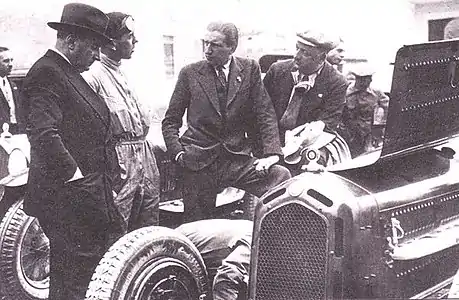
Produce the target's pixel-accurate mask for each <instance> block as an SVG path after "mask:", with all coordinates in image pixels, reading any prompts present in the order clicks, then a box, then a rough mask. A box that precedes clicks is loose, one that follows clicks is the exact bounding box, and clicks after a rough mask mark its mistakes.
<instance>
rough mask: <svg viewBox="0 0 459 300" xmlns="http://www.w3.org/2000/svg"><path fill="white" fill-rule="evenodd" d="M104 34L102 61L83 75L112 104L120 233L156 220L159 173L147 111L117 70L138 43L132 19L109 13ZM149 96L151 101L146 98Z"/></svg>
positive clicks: (128, 57)
mask: <svg viewBox="0 0 459 300" xmlns="http://www.w3.org/2000/svg"><path fill="white" fill-rule="evenodd" d="M107 16H108V17H109V24H108V27H107V31H106V33H107V35H108V36H109V37H110V38H111V39H112V40H113V43H112V44H107V45H106V46H103V47H102V48H101V54H100V61H98V62H95V63H94V64H93V65H92V66H91V68H90V70H89V71H88V72H85V73H83V76H84V78H85V79H86V80H87V81H88V83H89V85H90V86H91V87H92V88H93V89H94V90H95V91H96V92H97V94H99V95H100V96H101V97H102V98H103V99H104V100H105V102H106V103H107V105H108V107H109V108H110V113H111V116H112V121H111V127H112V132H113V135H114V139H115V141H116V153H117V155H118V161H119V162H120V171H121V172H120V173H119V174H117V176H116V177H115V180H114V182H113V186H114V191H115V193H116V196H115V199H114V200H115V204H116V206H117V208H118V210H119V212H120V214H121V215H122V217H123V222H122V225H123V233H126V232H128V231H131V230H135V229H138V228H140V227H144V226H151V225H158V223H159V188H160V187H159V184H160V183H159V171H158V167H157V165H156V159H155V155H154V152H153V145H151V143H150V142H149V141H148V140H146V136H147V134H148V130H149V128H150V123H151V112H150V110H149V109H148V105H146V103H143V102H141V101H140V100H139V99H138V97H137V94H136V93H135V91H134V89H133V87H132V85H131V84H130V82H129V80H128V78H127V76H126V75H125V73H124V71H123V70H122V68H121V60H123V59H130V58H131V56H132V53H133V52H134V48H135V46H136V44H137V42H138V40H137V38H136V36H135V31H134V18H133V17H132V16H130V15H128V14H125V13H122V12H110V13H108V14H107ZM150 100H151V99H150Z"/></svg>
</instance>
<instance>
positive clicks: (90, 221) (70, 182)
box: [23, 3, 119, 300]
mask: <svg viewBox="0 0 459 300" xmlns="http://www.w3.org/2000/svg"><path fill="white" fill-rule="evenodd" d="M48 25H49V26H50V27H51V28H53V29H55V30H56V31H57V41H56V44H55V47H54V48H52V49H50V50H48V51H47V52H46V54H45V55H44V56H43V57H41V58H40V59H39V60H38V61H37V62H35V64H34V65H33V66H32V68H31V69H30V70H29V72H28V74H27V76H26V78H25V81H24V86H23V87H24V90H23V99H24V111H25V117H26V120H27V128H26V131H27V135H28V137H29V141H30V145H31V162H30V170H29V178H28V185H27V188H28V191H27V194H26V197H25V200H24V209H25V211H26V212H27V214H29V215H31V216H35V217H37V218H38V220H39V222H40V225H41V226H42V228H43V231H44V232H45V234H46V235H47V237H48V238H49V242H50V291H49V299H50V300H63V299H66V300H68V299H75V300H76V299H79V300H80V299H83V298H84V296H85V292H86V289H87V286H88V284H89V281H90V278H91V276H92V273H93V271H94V269H95V267H96V266H97V263H98V262H99V260H100V259H101V257H102V256H103V254H104V253H105V252H106V250H107V249H108V246H109V244H108V238H109V236H110V235H111V234H112V233H111V231H116V230H119V216H118V214H117V211H116V208H114V203H113V195H112V186H111V181H112V174H113V173H114V171H115V170H114V169H115V168H116V166H117V159H116V155H115V148H114V145H113V142H112V141H111V132H110V112H109V110H108V107H107V105H106V104H105V102H104V101H103V100H102V99H101V98H100V97H99V96H98V95H97V94H96V93H95V92H94V91H93V90H92V89H91V87H90V86H89V85H88V84H87V83H86V81H85V80H84V79H83V77H82V76H81V74H80V73H81V72H83V71H86V70H88V69H89V67H90V66H91V64H92V63H93V62H94V61H95V60H99V48H100V47H101V46H102V45H104V44H106V43H108V42H109V41H110V39H109V38H108V37H107V36H106V35H105V30H106V28H107V25H108V17H107V16H106V15H105V14H104V13H103V12H102V11H100V10H98V9H97V8H95V7H92V6H89V5H85V4H81V3H70V4H67V5H65V6H64V9H63V12H62V17H61V21H60V22H49V23H48Z"/></svg>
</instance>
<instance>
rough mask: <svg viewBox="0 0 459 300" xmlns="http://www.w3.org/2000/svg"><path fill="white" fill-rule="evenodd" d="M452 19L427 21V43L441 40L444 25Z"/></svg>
mask: <svg viewBox="0 0 459 300" xmlns="http://www.w3.org/2000/svg"><path fill="white" fill-rule="evenodd" d="M452 19H453V18H446V19H438V20H429V23H428V25H429V41H438V40H443V34H444V30H445V26H446V24H448V22H449V21H451V20H452Z"/></svg>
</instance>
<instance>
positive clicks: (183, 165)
mask: <svg viewBox="0 0 459 300" xmlns="http://www.w3.org/2000/svg"><path fill="white" fill-rule="evenodd" d="M184 153H185V152H183V151H181V152H179V153H178V154H177V156H176V158H175V160H176V161H177V163H178V164H179V166H181V167H182V168H185V162H184V161H183V154H184Z"/></svg>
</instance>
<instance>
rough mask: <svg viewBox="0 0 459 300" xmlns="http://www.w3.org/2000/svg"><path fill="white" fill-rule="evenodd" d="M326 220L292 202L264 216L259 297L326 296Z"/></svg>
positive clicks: (293, 299) (291, 299)
mask: <svg viewBox="0 0 459 300" xmlns="http://www.w3.org/2000/svg"><path fill="white" fill-rule="evenodd" d="M327 252H328V251H327V223H326V221H325V220H324V219H322V218H321V217H320V216H319V215H317V214H316V213H315V212H313V211H311V210H309V209H308V208H306V207H304V206H303V205H300V204H297V203H292V204H288V205H285V206H282V207H279V209H277V210H274V211H273V212H271V213H269V214H268V215H266V216H265V218H264V219H263V220H262V224H261V230H260V235H259V251H258V259H257V270H256V273H257V282H256V298H255V299H256V300H296V299H298V300H304V299H320V298H325V297H326V294H325V291H326V278H327V277H326V269H327Z"/></svg>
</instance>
